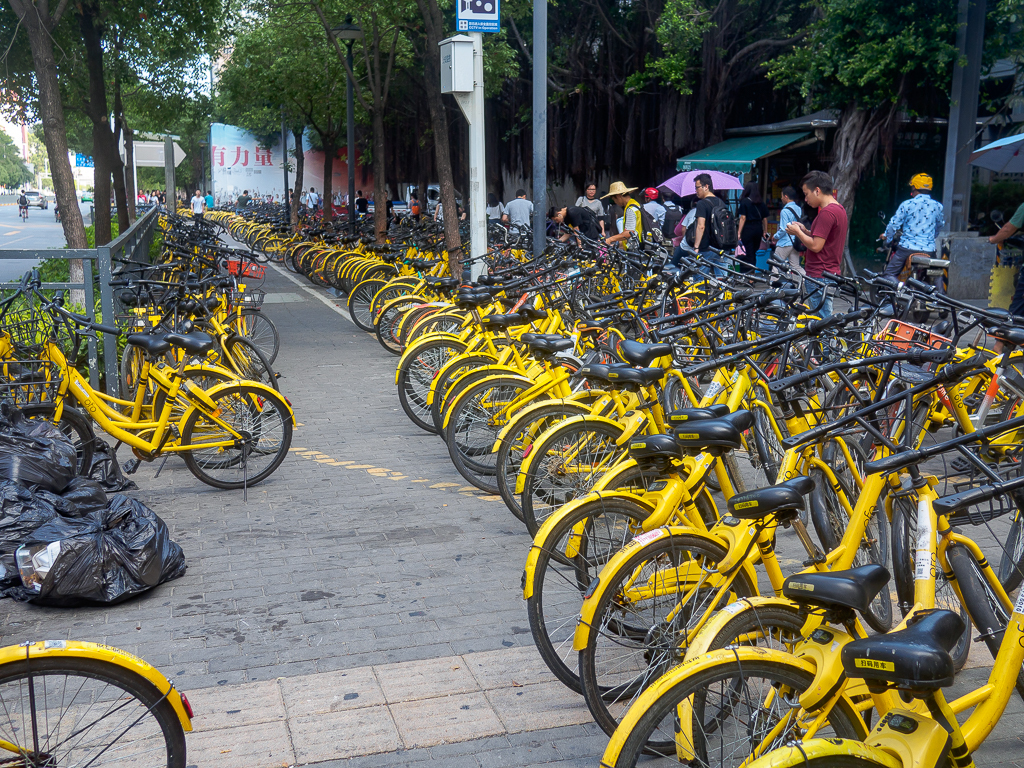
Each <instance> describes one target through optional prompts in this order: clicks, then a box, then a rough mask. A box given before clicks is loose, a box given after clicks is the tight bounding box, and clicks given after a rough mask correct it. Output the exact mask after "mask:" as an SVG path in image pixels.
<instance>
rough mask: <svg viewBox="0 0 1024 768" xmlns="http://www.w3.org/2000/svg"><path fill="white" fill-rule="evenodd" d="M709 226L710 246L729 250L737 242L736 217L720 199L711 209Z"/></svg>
mask: <svg viewBox="0 0 1024 768" xmlns="http://www.w3.org/2000/svg"><path fill="white" fill-rule="evenodd" d="M710 226H711V237H710V239H709V241H708V243H709V244H710V245H711V247H712V248H718V249H719V250H723V251H731V250H732V249H733V248H735V247H736V246H737V245H738V244H739V240H740V238H739V235H738V234H737V227H736V217H735V216H734V215H733V212H732V209H731V208H730V207H729V206H728V205H726V204H725V203H724V202H723V201H721V200H719V202H718V205H716V206H714V207H713V208H712V209H711V221H710Z"/></svg>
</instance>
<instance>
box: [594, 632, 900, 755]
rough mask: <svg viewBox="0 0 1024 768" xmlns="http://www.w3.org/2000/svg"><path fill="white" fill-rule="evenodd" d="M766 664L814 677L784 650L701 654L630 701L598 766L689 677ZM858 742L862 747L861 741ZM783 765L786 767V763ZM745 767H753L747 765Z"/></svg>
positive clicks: (679, 745) (804, 664)
mask: <svg viewBox="0 0 1024 768" xmlns="http://www.w3.org/2000/svg"><path fill="white" fill-rule="evenodd" d="M765 661H768V662H774V663H776V664H778V665H780V666H784V667H788V668H792V669H797V670H799V671H801V672H803V673H805V674H814V668H813V667H812V666H811V664H810V662H807V661H803V660H801V659H797V658H795V657H794V656H792V655H791V654H789V653H787V652H785V651H779V650H776V649H774V648H759V647H757V646H739V647H736V648H728V649H726V648H723V649H722V650H719V651H712V652H711V653H707V654H704V655H703V656H699V657H697V658H694V659H691V660H690V661H684V662H683V663H682V664H680V665H679V666H676V667H672V668H671V669H670V670H669V671H668V672H666V673H665V674H663V675H662V676H661V677H659V678H658V679H657V680H655V681H654V682H653V683H651V685H650V686H649V687H648V688H647V690H645V691H644V692H643V693H641V694H640V695H639V696H638V697H637V699H636V701H634V702H633V704H632V706H630V708H629V709H628V710H626V714H625V716H623V718H622V721H621V722H620V723H619V726H618V727H617V728H616V729H615V733H613V734H612V737H611V739H609V741H608V746H607V747H606V748H605V751H604V756H603V757H602V758H601V765H602V766H614V765H615V763H616V762H617V761H618V759H619V754H620V753H621V752H622V747H623V745H624V743H625V741H626V738H627V737H628V736H629V734H630V733H631V732H632V730H633V729H634V728H635V727H636V726H637V723H638V722H639V720H640V718H641V717H642V716H643V715H644V714H646V712H647V710H648V709H650V708H651V707H652V706H654V704H655V703H656V702H657V700H658V699H659V698H660V697H661V696H662V695H664V694H667V693H668V692H669V691H671V689H672V688H673V687H674V686H676V685H678V684H679V683H680V682H682V681H684V680H685V679H686V678H687V677H688V676H690V675H695V674H698V673H700V672H703V671H705V670H707V669H713V668H714V667H716V666H718V665H719V664H733V663H736V662H739V664H740V665H742V664H747V663H753V662H765ZM681 735H682V734H679V736H681ZM857 743H860V744H862V742H857ZM805 744H806V742H805ZM683 748H684V745H683V744H682V743H680V742H679V741H677V744H676V749H677V753H678V751H679V750H680V749H683ZM794 751H796V753H797V754H800V752H799V750H794ZM772 754H775V753H772ZM757 764H758V765H760V766H761V768H768V766H770V767H771V768H777V764H776V763H774V762H768V763H763V764H762V763H760V762H759V763H757ZM786 765H789V763H787V764H786ZM793 765H794V766H796V765H799V763H793ZM881 765H886V766H887V768H902V766H900V765H899V764H898V763H894V764H892V766H891V767H890V766H889V764H888V763H881ZM748 768H753V767H752V766H749V767H748Z"/></svg>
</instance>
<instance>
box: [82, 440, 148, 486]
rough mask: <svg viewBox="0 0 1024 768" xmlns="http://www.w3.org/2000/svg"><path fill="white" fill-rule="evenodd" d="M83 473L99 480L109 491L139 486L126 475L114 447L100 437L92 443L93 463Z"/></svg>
mask: <svg viewBox="0 0 1024 768" xmlns="http://www.w3.org/2000/svg"><path fill="white" fill-rule="evenodd" d="M83 474H84V475H86V476H87V477H90V478H92V479H93V480H95V481H96V482H98V483H99V484H100V485H102V486H103V489H104V490H106V491H107V492H109V493H121V492H122V491H134V490H136V489H137V488H138V487H139V486H137V485H136V484H135V481H134V480H129V479H128V478H127V477H125V476H124V473H123V472H122V471H121V466H120V465H119V464H118V463H117V456H115V455H114V449H113V448H111V447H110V446H109V445H107V443H106V442H104V441H103V440H100V438H98V437H97V438H96V439H95V440H94V441H93V444H92V463H91V464H90V466H89V467H88V468H87V469H86V471H85V472H83Z"/></svg>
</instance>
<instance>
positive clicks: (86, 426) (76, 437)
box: [20, 403, 96, 475]
mask: <svg viewBox="0 0 1024 768" xmlns="http://www.w3.org/2000/svg"><path fill="white" fill-rule="evenodd" d="M20 410H21V413H22V415H23V416H24V417H25V418H26V419H38V418H42V419H43V420H44V421H48V422H50V423H51V424H53V425H54V426H56V427H57V429H59V430H60V431H61V432H62V433H63V434H64V436H65V437H66V438H68V440H70V441H71V444H72V445H73V446H74V447H75V454H76V456H77V465H78V466H77V467H76V472H75V474H77V475H85V474H88V472H89V469H90V467H92V457H93V453H94V452H95V451H94V446H95V444H96V433H95V432H94V431H93V428H92V424H91V423H90V421H89V419H87V418H86V416H85V414H84V413H82V412H81V411H79V410H78V409H77V408H72V407H71V406H70V405H68V404H67V403H65V404H64V408H63V409H62V410H61V416H60V422H55V421H54V417H53V416H54V413H55V412H56V410H57V406H56V404H55V403H30V404H28V405H22V406H20Z"/></svg>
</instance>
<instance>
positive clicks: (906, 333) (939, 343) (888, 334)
mask: <svg viewBox="0 0 1024 768" xmlns="http://www.w3.org/2000/svg"><path fill="white" fill-rule="evenodd" d="M874 339H875V341H877V342H879V343H880V345H881V346H882V347H884V348H886V349H887V351H889V352H906V351H907V350H909V349H910V348H911V347H920V348H921V349H942V348H943V347H945V346H947V345H949V344H950V343H951V341H950V339H948V338H946V337H945V336H940V335H939V334H937V333H932V332H931V331H930V330H928V329H927V328H921V327H920V326H917V325H911V324H910V323H905V322H903V321H902V320H897V319H895V318H893V319H891V320H889V322H887V323H886V324H885V327H884V328H882V330H881V331H879V332H878V333H876V334H875V336H874Z"/></svg>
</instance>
